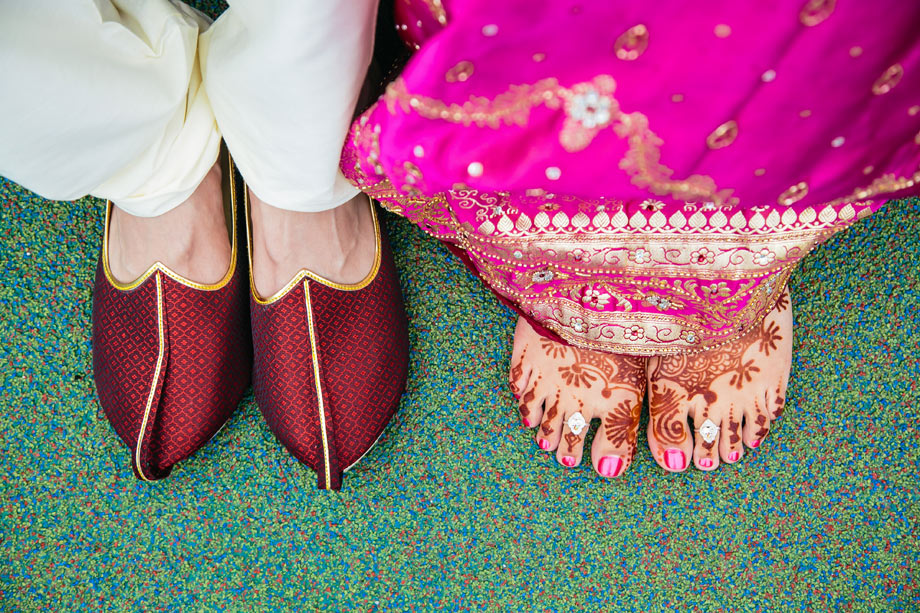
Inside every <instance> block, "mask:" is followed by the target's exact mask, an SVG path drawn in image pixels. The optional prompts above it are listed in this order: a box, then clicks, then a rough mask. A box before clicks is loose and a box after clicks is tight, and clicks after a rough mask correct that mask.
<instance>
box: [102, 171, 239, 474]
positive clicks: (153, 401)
mask: <svg viewBox="0 0 920 613" xmlns="http://www.w3.org/2000/svg"><path fill="white" fill-rule="evenodd" d="M229 175H230V177H229V186H230V189H229V190H227V191H229V193H230V198H231V211H232V212H231V218H232V226H233V227H232V236H233V239H232V250H231V262H230V267H229V269H228V271H227V274H226V275H225V277H224V279H222V280H221V281H219V282H218V283H216V284H213V285H202V284H198V283H194V282H192V281H189V280H188V279H185V278H184V277H182V276H180V275H178V274H176V273H174V272H173V271H171V270H169V269H168V268H166V267H165V266H163V265H162V264H159V263H157V264H155V265H154V266H152V267H151V268H150V269H149V270H148V271H147V272H145V273H144V275H142V276H141V277H140V278H139V279H138V280H136V281H134V282H133V283H130V284H121V283H119V282H118V281H116V280H115V279H114V277H113V276H112V274H111V272H110V271H109V269H108V264H107V263H108V255H107V253H108V250H107V240H108V237H107V235H108V214H107V216H106V226H105V232H106V236H105V237H104V239H103V247H102V253H101V256H100V259H99V264H98V266H97V270H96V281H95V287H94V289H93V376H94V378H95V382H96V391H97V394H98V396H99V402H100V404H101V406H102V409H103V412H104V413H105V415H106V417H107V418H108V420H109V422H110V423H111V424H112V427H113V428H114V429H115V432H116V433H117V434H118V436H119V437H120V438H121V439H122V440H123V441H124V442H125V443H126V444H127V445H128V447H129V448H130V449H131V464H132V467H133V469H134V473H135V475H136V476H137V477H138V478H139V479H142V480H144V481H153V480H157V479H162V478H164V477H166V476H167V475H168V474H169V473H170V471H171V469H172V467H173V465H175V464H176V463H177V462H179V461H181V460H184V459H186V458H188V457H189V456H191V455H192V454H193V453H194V452H195V451H196V450H197V449H199V448H200V447H201V446H202V445H204V444H205V443H206V442H207V441H208V440H210V439H211V438H212V437H213V436H214V435H215V434H216V433H217V431H218V430H219V429H220V428H221V427H222V426H223V425H224V424H225V423H226V421H227V420H228V419H229V418H230V415H231V414H232V413H233V411H234V410H235V409H236V406H237V404H238V403H239V401H240V399H241V398H242V395H243V393H244V391H245V389H246V387H247V386H248V384H249V377H250V367H251V360H252V347H251V341H250V338H249V322H248V305H247V291H246V282H245V278H246V272H245V259H243V260H242V262H240V259H241V258H239V257H238V254H237V244H238V242H239V240H238V238H239V237H238V236H237V222H236V217H237V209H236V207H235V206H234V204H233V200H234V198H235V195H236V194H238V190H239V185H238V184H237V182H238V178H237V177H236V176H235V173H234V171H233V169H232V163H230V170H229ZM109 206H110V207H111V205H109ZM109 210H111V209H109ZM241 268H242V270H241Z"/></svg>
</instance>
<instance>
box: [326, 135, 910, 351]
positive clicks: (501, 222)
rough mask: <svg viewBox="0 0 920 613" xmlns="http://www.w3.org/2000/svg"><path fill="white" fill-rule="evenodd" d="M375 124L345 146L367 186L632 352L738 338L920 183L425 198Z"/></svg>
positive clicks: (491, 272) (519, 287)
mask: <svg viewBox="0 0 920 613" xmlns="http://www.w3.org/2000/svg"><path fill="white" fill-rule="evenodd" d="M367 123H368V122H366V121H360V122H359V123H358V125H356V127H355V128H354V129H353V130H352V134H351V138H352V139H353V145H354V147H350V148H347V149H346V152H348V151H353V152H363V155H364V156H367V157H366V159H356V158H355V157H347V156H346V158H343V163H344V164H346V165H347V166H351V165H353V166H354V173H352V176H353V177H354V179H355V180H356V181H357V183H358V184H359V186H360V187H361V188H362V189H363V190H364V191H366V192H368V193H369V194H370V195H371V196H372V197H374V198H377V199H379V200H380V201H381V202H382V204H384V205H385V206H386V207H387V208H389V209H390V210H392V211H394V212H396V213H398V214H400V215H403V216H405V217H407V218H408V219H410V220H411V221H413V222H415V223H416V224H418V225H420V226H421V227H422V228H423V229H425V230H426V231H427V232H428V233H429V234H431V235H433V236H435V237H436V238H439V239H441V240H444V241H447V242H449V243H452V244H454V245H456V246H457V247H458V248H460V249H462V250H463V251H465V252H466V254H467V255H468V256H469V257H470V259H471V260H472V262H473V264H474V266H475V267H476V269H477V270H478V272H479V274H480V275H481V276H482V278H483V280H484V281H485V282H486V283H487V284H488V285H489V286H490V287H492V288H493V289H494V290H495V291H496V292H497V293H498V294H499V295H501V296H504V297H506V298H508V299H509V300H511V301H512V302H514V303H515V304H517V305H518V306H519V307H520V308H521V309H522V310H523V311H524V312H526V313H528V314H529V315H531V316H533V317H534V318H535V319H536V320H537V321H539V322H541V323H542V324H543V325H544V326H546V327H547V328H548V329H550V330H553V331H554V332H556V333H557V334H559V335H560V337H562V338H563V339H565V340H566V341H568V342H570V343H572V344H573V345H576V346H580V347H585V348H592V349H600V350H604V351H610V352H616V353H624V354H631V355H651V354H668V353H672V354H673V353H692V352H696V351H704V350H709V349H712V348H714V347H717V346H719V345H721V344H724V343H726V342H730V341H731V340H733V339H734V338H737V336H739V335H740V334H743V333H744V332H745V331H746V330H748V329H750V328H751V327H752V326H755V325H758V324H759V322H760V321H761V320H762V319H763V317H764V316H765V314H766V313H767V312H768V311H769V310H770V309H771V308H772V306H773V304H775V301H776V300H777V299H778V297H779V296H780V295H781V293H782V290H783V287H784V285H785V283H786V280H787V279H788V276H789V274H790V272H791V270H792V266H793V264H794V263H795V262H796V261H798V259H800V258H801V257H802V256H803V255H804V254H805V253H807V251H809V250H810V249H811V248H813V247H814V245H816V244H818V243H820V242H821V241H822V240H824V239H825V238H827V237H828V236H830V235H831V234H833V233H834V232H836V231H838V230H840V229H842V228H844V227H846V226H848V225H850V224H851V223H853V222H854V221H856V220H857V219H861V218H863V217H865V216H866V215H868V213H869V212H870V211H871V210H872V205H873V203H872V201H871V200H869V199H870V198H872V197H873V196H876V195H879V194H885V193H891V192H892V191H898V190H902V189H906V188H907V187H911V186H913V185H917V184H920V170H918V171H917V172H915V173H914V174H913V175H910V176H908V177H900V178H898V177H896V176H895V175H892V174H890V173H889V174H885V175H883V176H881V177H879V178H877V179H875V180H874V181H873V182H872V184H871V185H869V186H868V187H865V188H860V189H857V190H854V193H853V194H852V195H851V196H850V197H848V198H843V199H838V200H837V201H834V202H832V203H821V204H814V205H811V206H801V205H794V206H788V207H777V206H776V205H771V206H758V207H750V208H747V209H743V210H737V209H732V208H730V207H728V206H718V205H716V204H715V203H713V202H711V201H704V202H702V203H700V204H696V203H687V204H685V205H683V206H682V207H680V208H679V209H678V208H675V207H671V208H670V209H662V207H661V206H659V205H653V204H652V203H654V202H657V201H651V200H650V201H649V203H650V204H649V205H648V206H641V205H629V206H627V205H626V204H624V203H623V202H620V201H617V200H607V199H603V198H601V199H597V200H587V199H579V198H577V197H574V196H563V195H554V194H549V193H546V192H545V191H544V190H529V191H528V193H527V194H526V195H524V196H520V195H518V196H515V198H514V200H512V199H511V198H510V196H509V195H508V194H505V193H501V192H491V193H482V192H478V191H476V190H472V189H469V188H463V189H461V190H457V191H452V192H449V193H445V194H438V195H435V196H432V197H420V196H414V195H411V194H408V195H407V194H406V193H405V192H404V191H397V190H396V189H394V188H393V185H392V184H391V183H390V181H389V180H387V179H384V178H382V173H381V172H379V171H378V166H379V164H378V163H377V162H375V161H374V160H375V159H379V149H378V147H379V144H378V143H377V130H376V129H375V128H374V126H371V125H367ZM365 168H367V169H368V170H372V171H373V172H374V173H376V174H372V175H370V176H368V175H367V174H366V173H365V171H364V169H365ZM393 168H394V171H395V170H396V169H404V170H406V172H407V175H408V174H411V173H410V172H409V170H411V169H410V168H409V167H405V166H403V165H395V166H393ZM666 210H667V214H666V212H665V211H666ZM456 211H467V213H464V218H465V219H469V220H470V221H468V222H463V223H461V222H460V221H459V220H458V218H457V216H456V213H455V212H456ZM525 211H526V212H525ZM694 254H696V255H695V258H694ZM678 309H679V311H678Z"/></svg>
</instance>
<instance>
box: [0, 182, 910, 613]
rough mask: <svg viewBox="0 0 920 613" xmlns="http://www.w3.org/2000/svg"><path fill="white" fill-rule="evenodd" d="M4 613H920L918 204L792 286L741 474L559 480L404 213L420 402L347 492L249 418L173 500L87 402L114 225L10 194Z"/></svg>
mask: <svg viewBox="0 0 920 613" xmlns="http://www.w3.org/2000/svg"><path fill="white" fill-rule="evenodd" d="M0 202H2V220H0V238H2V249H3V254H2V256H3V257H2V266H3V268H2V283H0V306H2V313H3V319H2V324H0V364H2V374H0V403H2V410H0V607H2V609H3V610H9V611H31V610H53V611H65V610H66V611H78V610H117V611H141V610H143V611H154V610H182V611H187V610H230V611H243V610H279V609H286V608H292V609H298V610H313V609H322V610H400V611H402V610H471V611H478V610H509V611H572V610H637V611H659V610H660V611H665V610H675V609H679V610H693V611H713V610H722V609H727V610H737V611H763V610H789V609H797V610H818V611H825V610H857V611H883V610H891V611H898V610H901V611H903V610H917V609H918V607H920V586H918V571H920V542H918V536H920V535H918V525H917V522H918V511H920V506H918V502H920V479H918V476H917V470H918V460H920V454H918V444H920V428H918V411H920V409H918V401H920V393H918V387H917V381H918V379H920V364H918V358H917V356H918V355H920V347H918V345H920V329H918V325H920V316H918V306H917V305H918V300H920V295H918V294H920V281H918V268H917V266H918V264H917V263H918V262H920V241H918V239H917V237H918V236H920V201H917V200H905V201H900V202H893V203H890V204H889V205H888V206H887V207H886V208H885V209H883V210H882V211H881V212H880V213H879V214H877V215H875V216H874V217H871V218H870V219H868V220H867V221H865V222H862V223H860V224H859V225H857V226H855V227H854V228H852V229H850V230H848V231H847V232H845V233H844V234H842V235H838V236H837V237H836V238H834V239H833V240H831V241H830V242H829V243H828V244H826V245H824V246H823V247H822V248H820V249H819V250H818V251H816V252H815V253H813V254H812V255H811V256H809V257H808V258H807V259H806V260H805V263H804V264H803V265H802V266H801V267H800V269H799V270H798V272H797V273H796V274H795V275H794V277H793V283H792V295H793V300H794V313H795V318H796V322H797V323H796V326H797V327H796V340H795V357H794V364H793V379H792V383H791V386H790V390H789V404H790V406H789V408H788V409H787V412H786V414H785V416H784V417H783V418H782V419H781V420H780V421H779V422H778V424H777V426H776V428H775V430H774V432H773V433H772V434H771V436H770V437H769V438H768V440H767V441H766V444H765V445H763V446H762V447H761V448H759V449H758V450H756V451H753V452H750V453H749V454H748V455H747V456H746V457H745V458H744V460H743V461H742V462H741V463H740V464H738V465H736V466H725V467H722V468H720V469H719V470H717V471H716V472H714V473H711V474H704V473H701V472H699V471H696V470H692V469H691V470H690V471H689V472H687V473H684V474H678V475H675V474H667V473H665V472H664V471H662V470H661V469H660V468H658V467H657V466H656V465H655V464H654V463H653V461H652V459H651V456H650V454H649V452H648V450H647V448H646V447H645V437H644V434H643V435H640V453H639V456H638V458H637V461H636V463H635V464H634V466H633V468H632V470H630V471H629V472H628V473H627V474H626V475H625V476H624V477H622V478H620V479H618V480H616V481H605V480H602V479H601V478H599V477H597V476H596V475H594V474H593V473H592V472H591V471H590V468H589V467H588V466H587V465H589V464H590V459H586V462H585V464H586V465H583V466H582V467H580V468H578V469H575V470H566V469H563V468H561V467H560V466H559V465H558V464H557V463H556V462H555V460H554V458H553V457H552V454H546V453H543V452H541V451H539V450H538V449H537V447H536V445H534V443H533V440H532V438H531V435H530V434H529V433H528V432H526V431H524V430H523V429H522V428H521V427H520V426H519V425H518V418H517V415H516V410H515V406H514V402H513V399H512V397H511V395H510V393H509V391H508V389H507V386H506V384H505V378H506V372H507V368H508V359H509V351H510V341H511V335H512V331H513V325H514V318H513V316H512V314H511V313H510V312H509V311H508V310H506V309H505V308H504V307H501V306H499V305H498V304H497V303H496V301H495V300H494V299H493V297H492V296H491V294H490V293H489V292H488V291H487V290H485V289H484V288H483V287H482V286H481V285H480V284H479V282H478V281H477V280H476V279H475V278H474V277H472V275H470V274H469V273H468V272H467V271H466V269H465V268H464V267H463V265H462V264H461V263H460V262H459V261H457V260H456V259H455V258H452V257H451V256H450V255H449V254H448V253H447V252H446V250H445V249H444V248H443V247H441V246H440V245H439V244H438V243H437V242H435V241H434V240H432V239H430V238H428V237H427V236H425V235H423V234H422V233H421V232H420V231H419V230H417V229H416V228H415V227H413V226H411V225H410V224H408V223H407V222H405V221H404V220H401V219H398V218H395V217H393V216H391V215H386V216H385V217H386V219H387V222H388V226H389V234H390V236H391V238H392V241H393V246H394V250H395V252H396V256H397V265H398V267H399V270H400V274H401V279H402V284H403V291H404V293H405V297H406V302H407V307H408V312H409V320H410V333H411V343H412V355H411V364H410V379H409V386H408V391H407V393H406V395H405V397H404V400H403V402H402V405H401V408H400V411H399V413H398V416H397V418H396V420H395V421H394V422H393V423H392V424H391V425H390V427H389V428H388V429H387V431H386V432H385V434H384V437H383V439H382V440H381V441H380V443H379V444H378V445H377V446H376V447H375V448H374V449H373V450H372V451H371V453H370V454H369V455H368V456H367V457H366V458H365V459H364V460H363V461H362V462H361V463H360V464H359V465H358V466H357V467H356V468H355V469H354V470H353V471H351V472H350V473H349V474H348V475H347V476H346V480H345V487H344V489H343V490H342V491H341V492H321V491H317V490H316V489H315V485H314V484H315V479H314V476H313V475H312V473H310V472H309V471H308V470H307V469H305V468H304V467H302V466H301V465H299V464H298V463H297V462H296V461H295V460H294V459H293V458H291V457H290V456H289V455H288V454H287V453H286V452H285V451H284V449H283V448H282V447H281V446H280V445H279V444H278V443H277V442H276V441H275V439H274V438H273V437H272V435H271V433H270V432H269V431H268V428H267V427H266V425H265V423H264V422H263V421H262V418H261V415H260V414H259V412H258V409H257V408H256V406H255V405H254V403H253V402H252V397H251V395H250V396H247V398H246V399H245V401H244V402H243V403H242V404H241V405H240V407H239V409H238V410H237V412H236V413H235V415H234V417H233V418H232V420H231V421H230V423H229V424H228V426H227V427H226V428H225V429H224V430H222V431H221V432H220V433H219V434H218V435H217V437H216V438H215V439H214V440H213V441H211V442H210V443H209V444H208V445H207V446H205V447H204V448H203V449H202V450H201V451H200V452H199V453H198V454H197V455H195V456H194V457H193V458H191V459H190V460H188V461H186V462H184V463H183V464H181V465H179V466H178V467H177V468H176V470H175V471H174V472H173V474H172V475H171V476H170V477H169V478H168V479H166V480H165V481H162V482H156V483H142V482H139V481H137V480H136V479H135V478H134V476H133V475H132V473H131V469H130V467H129V452H128V449H127V448H126V447H125V446H124V445H123V444H122V443H121V441H120V440H119V439H118V438H117V437H116V436H115V434H114V433H113V431H112V429H111V428H110V426H109V425H108V423H107V422H106V421H105V419H104V418H103V416H102V414H101V411H100V409H99V406H98V404H97V401H96V397H95V393H94V391H93V385H92V376H91V360H90V342H89V335H90V334H89V333H90V291H91V284H92V279H93V271H94V266H95V260H96V254H97V248H98V245H99V242H100V236H101V230H102V223H103V207H102V204H101V203H100V202H99V201H97V200H93V199H90V198H86V199H83V200H80V201H78V202H75V203H50V202H47V201H44V200H42V199H41V198H39V197H37V196H35V195H33V194H31V193H29V192H27V191H26V190H24V189H22V188H20V187H19V186H17V185H15V184H13V183H10V182H5V181H4V182H0Z"/></svg>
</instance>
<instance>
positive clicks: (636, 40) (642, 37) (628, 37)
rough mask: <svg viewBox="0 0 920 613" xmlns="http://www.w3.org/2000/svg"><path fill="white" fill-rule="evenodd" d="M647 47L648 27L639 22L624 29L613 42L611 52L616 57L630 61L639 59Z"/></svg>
mask: <svg viewBox="0 0 920 613" xmlns="http://www.w3.org/2000/svg"><path fill="white" fill-rule="evenodd" d="M647 48H648V28H647V27H645V24H641V23H640V24H639V25H636V26H633V27H631V28H630V29H628V30H626V31H625V32H623V33H622V34H620V36H619V37H618V38H617V39H616V41H615V42H614V43H613V52H614V54H615V55H616V56H617V58H619V59H621V60H624V61H627V62H631V61H633V60H637V59H639V56H640V55H642V54H643V53H645V50H646V49H647Z"/></svg>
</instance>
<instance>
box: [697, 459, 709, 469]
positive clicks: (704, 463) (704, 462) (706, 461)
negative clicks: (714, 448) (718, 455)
mask: <svg viewBox="0 0 920 613" xmlns="http://www.w3.org/2000/svg"><path fill="white" fill-rule="evenodd" d="M700 466H701V467H703V468H712V460H710V459H709V458H703V459H702V460H700Z"/></svg>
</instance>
